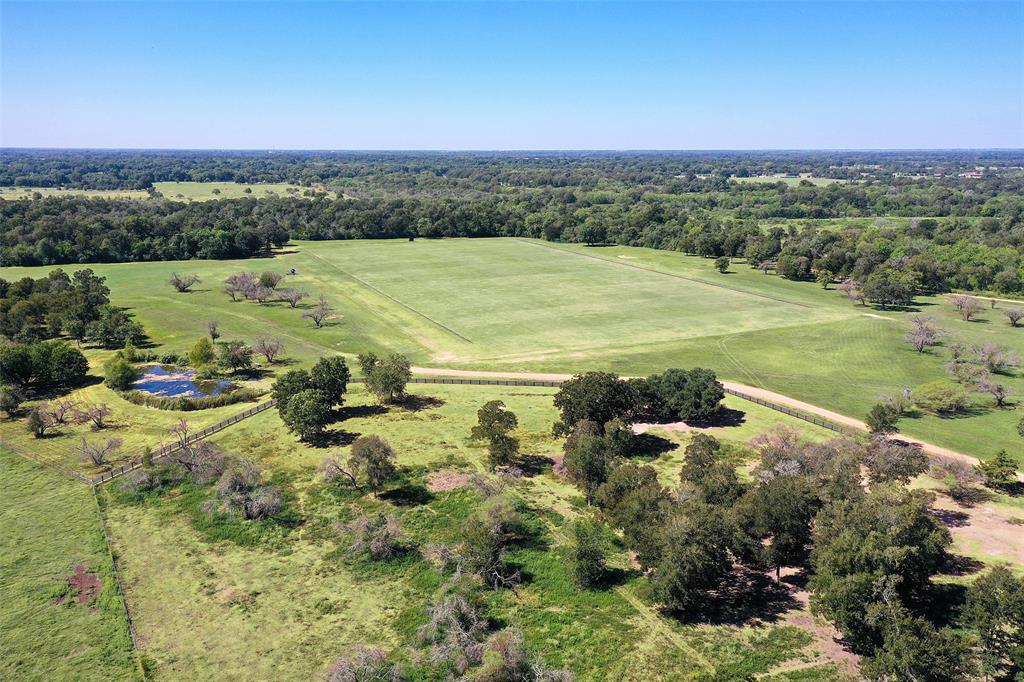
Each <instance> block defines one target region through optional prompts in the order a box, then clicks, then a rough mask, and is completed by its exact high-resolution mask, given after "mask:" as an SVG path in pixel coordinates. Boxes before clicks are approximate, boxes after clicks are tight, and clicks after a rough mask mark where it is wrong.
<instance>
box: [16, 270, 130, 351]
mask: <svg viewBox="0 0 1024 682" xmlns="http://www.w3.org/2000/svg"><path fill="white" fill-rule="evenodd" d="M105 279H106V278H104V277H100V276H98V275H96V274H95V273H94V272H93V271H92V270H91V269H89V268H84V269H82V270H78V271H76V272H75V273H74V274H73V275H71V276H68V274H67V273H66V272H64V270H62V269H60V268H56V269H54V270H52V271H51V272H50V273H49V274H47V275H46V276H45V277H40V278H39V279H32V278H31V277H23V278H21V279H19V280H17V281H15V282H8V281H7V280H5V279H2V278H0V335H2V336H4V337H6V338H8V339H11V340H13V341H18V342H30V341H36V340H40V339H52V338H54V337H57V336H61V335H64V336H67V337H69V338H71V339H74V340H75V341H78V342H79V343H81V342H82V341H90V342H92V343H96V344H98V345H101V346H103V347H104V348H121V347H122V346H124V344H125V343H126V342H131V343H138V342H139V341H141V340H142V339H143V336H144V333H143V330H142V326H141V325H140V324H139V323H138V322H135V321H134V320H133V319H132V316H131V315H130V314H129V313H127V312H126V311H125V310H123V309H121V308H118V307H116V306H112V305H110V298H109V294H110V289H109V288H107V286H106V284H105Z"/></svg>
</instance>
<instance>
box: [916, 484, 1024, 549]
mask: <svg viewBox="0 0 1024 682" xmlns="http://www.w3.org/2000/svg"><path fill="white" fill-rule="evenodd" d="M934 507H935V515H936V516H937V517H938V518H939V520H940V521H942V522H943V523H945V524H946V526H947V527H948V528H949V532H950V533H952V534H953V541H954V543H955V545H956V546H957V547H958V548H959V549H960V550H961V551H963V552H966V553H968V554H971V553H974V552H975V551H976V552H978V553H980V554H982V555H983V556H985V557H995V558H998V559H1001V560H1003V561H1009V562H1011V563H1016V564H1020V563H1024V533H1022V532H1021V530H1020V526H1018V525H1016V524H1014V523H1013V517H1012V516H1010V515H1009V514H1007V513H1006V512H1004V511H1002V510H1000V509H998V508H996V507H995V506H993V505H990V504H979V505H977V506H975V507H969V508H962V507H960V506H958V505H957V504H956V503H955V502H954V501H953V500H951V499H949V498H948V497H946V496H945V495H942V496H940V497H938V498H937V499H936V500H935V504H934ZM972 550H973V551H972Z"/></svg>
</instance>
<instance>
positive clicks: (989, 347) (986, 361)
mask: <svg viewBox="0 0 1024 682" xmlns="http://www.w3.org/2000/svg"><path fill="white" fill-rule="evenodd" d="M972 350H973V352H974V360H975V362H977V363H978V364H979V365H982V366H983V367H985V369H987V370H988V371H990V372H993V373H995V374H1000V373H1002V372H1005V371H1006V370H1008V369H1010V368H1011V367H1017V366H1019V365H1020V356H1019V355H1017V354H1016V353H1015V352H1013V351H1012V350H1010V349H1009V348H1007V347H1005V346H1000V345H999V344H998V343H984V344H982V345H980V346H975V347H974V348H973V349H972Z"/></svg>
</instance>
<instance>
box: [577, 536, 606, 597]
mask: <svg viewBox="0 0 1024 682" xmlns="http://www.w3.org/2000/svg"><path fill="white" fill-rule="evenodd" d="M572 536H573V547H572V560H573V564H572V569H573V575H574V577H575V578H576V584H577V585H579V586H580V587H583V588H591V587H595V586H597V585H600V584H601V581H603V580H604V578H605V576H606V575H607V573H608V565H607V553H608V541H607V540H606V539H605V534H604V529H603V528H602V527H601V525H600V524H598V523H595V522H594V521H591V520H589V519H578V520H576V521H575V522H573V524H572Z"/></svg>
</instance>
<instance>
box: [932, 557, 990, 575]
mask: <svg viewBox="0 0 1024 682" xmlns="http://www.w3.org/2000/svg"><path fill="white" fill-rule="evenodd" d="M983 568H985V563H984V562H983V561H978V560H977V559H974V558H971V557H969V556H964V555H962V554H950V555H949V556H948V557H947V558H946V563H945V565H944V566H943V567H942V573H943V574H945V575H958V576H963V575H973V574H975V573H977V572H978V571H980V570H981V569H983Z"/></svg>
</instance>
